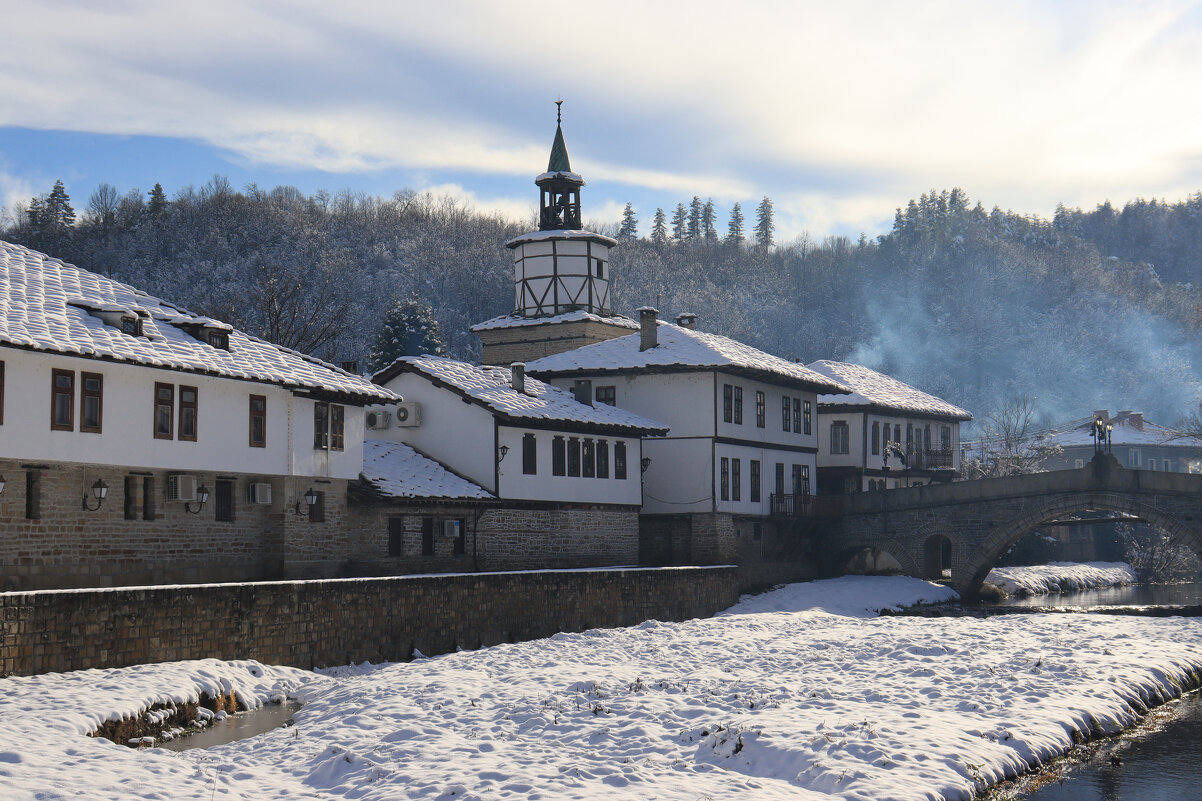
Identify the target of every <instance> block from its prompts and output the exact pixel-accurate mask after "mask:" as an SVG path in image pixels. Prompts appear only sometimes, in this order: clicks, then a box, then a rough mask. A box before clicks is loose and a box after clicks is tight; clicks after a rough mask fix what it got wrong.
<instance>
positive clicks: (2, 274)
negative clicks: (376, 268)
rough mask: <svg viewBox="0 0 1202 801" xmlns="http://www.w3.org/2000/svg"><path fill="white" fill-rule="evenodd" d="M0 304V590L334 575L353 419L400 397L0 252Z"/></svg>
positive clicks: (157, 303)
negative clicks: (369, 406)
mask: <svg viewBox="0 0 1202 801" xmlns="http://www.w3.org/2000/svg"><path fill="white" fill-rule="evenodd" d="M0 304H2V305H3V309H2V314H0V475H3V478H4V485H3V490H2V491H0V531H3V533H4V536H3V537H2V538H0V580H2V582H3V586H4V587H8V588H33V587H50V586H96V585H106V584H128V583H134V582H137V583H153V582H162V581H185V580H209V579H223V580H224V579H244V578H262V577H267V576H285V575H311V574H317V575H327V574H331V573H333V572H335V571H337V570H338V569H339V568H338V565H339V564H340V563H341V561H342V560H343V558H344V555H342V554H340V552H339V547H338V543H339V541H340V539H342V538H341V537H340V535H339V534H338V533H337V532H338V523H339V522H340V519H341V516H342V514H343V511H344V509H345V496H346V492H345V487H346V483H347V481H348V480H350V479H354V478H356V477H357V476H358V474H359V471H360V469H361V467H362V463H363V452H362V441H363V407H364V405H366V404H367V403H371V402H382V401H399V400H400V398H399V396H397V395H395V394H394V393H392V392H390V391H389V390H387V389H384V388H382V387H379V386H376V385H373V384H371V383H370V382H368V381H366V380H364V379H362V378H360V377H359V376H355V375H351V374H349V373H346V372H344V371H342V370H340V369H338V368H337V367H334V366H332V365H329V364H326V363H324V362H321V361H319V360H317V359H314V358H311V357H309V356H306V355H304V354H300V353H296V352H293V351H290V350H287V349H285V348H280V347H278V346H275V345H272V344H270V343H268V342H264V341H262V340H258V339H255V338H254V337H251V336H249V335H247V334H245V333H243V332H242V331H238V330H237V329H234V328H232V327H231V326H229V325H227V324H225V323H221V322H219V321H217V320H212V319H210V318H206V317H201V316H198V315H195V314H192V313H190V312H188V311H186V310H184V309H181V308H178V307H176V306H173V305H171V304H170V303H167V302H165V301H162V300H159V299H158V298H154V297H151V296H150V295H147V294H146V293H144V292H140V291H138V290H136V289H134V288H133V287H131V286H128V285H126V284H122V283H119V282H117V281H113V280H110V279H107V278H104V277H103V276H100V275H96V274H94V273H90V272H87V271H85V270H81V269H79V268H78V267H75V266H73V265H70V264H66V263H64V262H62V261H59V260H58V259H53V258H51V257H49V256H46V255H44V254H41V253H38V252H35V251H32V250H29V249H27V248H24V247H21V246H18V245H13V244H9V243H3V242H0ZM306 495H308V497H309V500H311V501H312V503H309V502H308V501H307V500H306V498H305V496H306ZM315 524H316V525H315Z"/></svg>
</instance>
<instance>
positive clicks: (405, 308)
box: [367, 292, 446, 372]
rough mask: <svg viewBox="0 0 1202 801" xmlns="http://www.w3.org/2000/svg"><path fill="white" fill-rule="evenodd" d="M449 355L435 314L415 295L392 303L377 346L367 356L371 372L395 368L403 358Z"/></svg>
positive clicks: (414, 293)
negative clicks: (388, 367)
mask: <svg viewBox="0 0 1202 801" xmlns="http://www.w3.org/2000/svg"><path fill="white" fill-rule="evenodd" d="M445 352H446V346H445V345H443V340H442V332H441V331H440V330H439V327H438V321H437V320H435V319H434V312H433V310H432V309H431V308H430V307H429V306H427V305H426V304H425V303H423V302H422V299H421V298H420V297H419V296H418V294H417V293H416V292H413V293H412V294H410V295H409V297H408V298H406V299H405V300H402V301H397V302H395V303H393V305H392V308H390V309H389V310H388V312H387V313H386V314H385V315H384V321H383V322H382V323H381V324H380V330H379V332H378V333H377V334H376V342H375V345H374V347H372V350H371V353H370V354H369V355H368V357H367V358H368V362H369V365H370V369H371V370H372V372H375V371H376V370H381V369H383V368H385V367H387V366H388V365H390V364H392V363H393V362H394V361H396V360H397V359H398V358H400V357H401V356H420V355H421V354H423V353H429V354H433V355H435V356H442V355H443V354H444V353H445Z"/></svg>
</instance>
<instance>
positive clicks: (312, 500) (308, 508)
mask: <svg viewBox="0 0 1202 801" xmlns="http://www.w3.org/2000/svg"><path fill="white" fill-rule="evenodd" d="M304 498H305V505H304V508H303V511H302V507H301V499H300V498H297V499H296V512H295V514H296V515H297V516H299V517H308V516H309V515H310V514H311V513H312V512H313V506H314V505H315V504H316V503H317V493H316V492H314V490H313V488H312V487H309V491H308V492H306V493H305V496H304Z"/></svg>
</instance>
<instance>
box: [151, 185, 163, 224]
mask: <svg viewBox="0 0 1202 801" xmlns="http://www.w3.org/2000/svg"><path fill="white" fill-rule="evenodd" d="M146 194H148V195H150V203H149V204H147V206H146V213H147V214H149V215H150V216H151V217H152V218H154V219H156V220H157V219H158V218H159V217H161V216H162V215H163V212H165V211H166V210H167V193H166V192H164V191H163V185H162V184H159V183H156V184H155V185H154V189H151V190H150V191H149V192H147V193H146Z"/></svg>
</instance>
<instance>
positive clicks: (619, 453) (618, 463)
mask: <svg viewBox="0 0 1202 801" xmlns="http://www.w3.org/2000/svg"><path fill="white" fill-rule="evenodd" d="M614 478H619V479H625V478H626V443H625V442H615V443H614Z"/></svg>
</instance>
